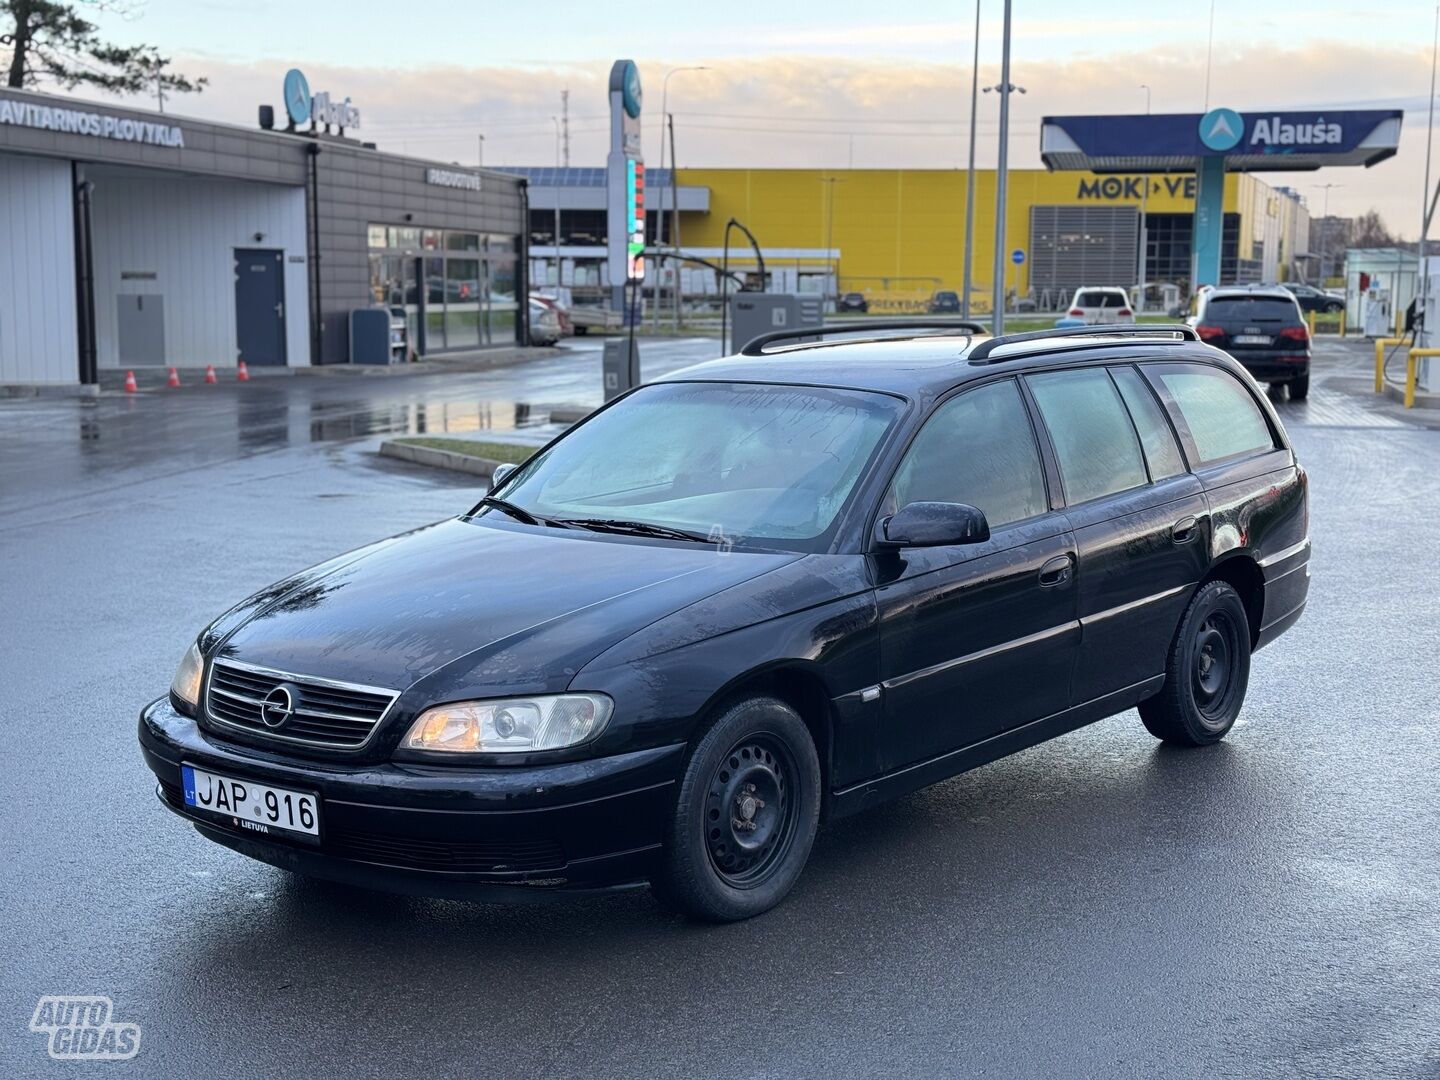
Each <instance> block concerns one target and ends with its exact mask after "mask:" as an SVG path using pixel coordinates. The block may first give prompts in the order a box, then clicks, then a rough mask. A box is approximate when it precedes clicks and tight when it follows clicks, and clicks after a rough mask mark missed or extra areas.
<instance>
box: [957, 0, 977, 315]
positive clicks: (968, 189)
mask: <svg viewBox="0 0 1440 1080" xmlns="http://www.w3.org/2000/svg"><path fill="white" fill-rule="evenodd" d="M979 99H980V0H975V58H974V60H972V61H971V64H970V164H969V165H967V166H966V169H965V281H964V291H963V292H962V293H961V294H960V314H961V315H962V316H964V317H965V318H967V319H968V318H969V317H970V269H971V259H972V257H973V256H974V253H975V111H976V107H977V105H978V104H979Z"/></svg>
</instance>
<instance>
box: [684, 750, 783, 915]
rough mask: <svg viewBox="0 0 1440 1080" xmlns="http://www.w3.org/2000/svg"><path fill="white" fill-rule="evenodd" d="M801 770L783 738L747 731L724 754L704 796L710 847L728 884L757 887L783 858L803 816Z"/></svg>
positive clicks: (718, 871)
mask: <svg viewBox="0 0 1440 1080" xmlns="http://www.w3.org/2000/svg"><path fill="white" fill-rule="evenodd" d="M798 775H799V770H798V769H797V768H796V765H795V758H794V755H793V754H791V753H790V749H789V747H787V746H786V745H785V743H784V741H783V740H781V739H779V738H778V737H776V736H774V735H772V734H769V733H764V734H757V735H747V736H746V737H745V738H743V739H741V740H740V741H739V742H737V743H736V744H735V745H734V746H733V747H731V749H730V751H729V752H728V753H727V754H726V755H725V756H724V757H723V758H722V759H721V761H720V764H719V766H717V767H716V769H715V772H714V773H713V774H712V776H711V778H710V785H709V788H708V790H707V792H706V796H705V822H704V827H705V852H706V854H707V856H708V857H709V859H710V865H711V867H712V868H713V869H714V871H715V873H716V874H717V875H719V877H720V878H721V880H723V881H724V882H725V883H726V884H727V885H731V886H733V887H734V888H737V889H753V888H755V887H756V886H758V885H761V884H763V883H764V882H765V881H767V880H769V879H770V877H771V876H772V875H773V874H774V873H775V871H776V869H777V868H778V867H779V866H780V865H781V863H783V862H784V860H785V856H786V854H788V852H789V851H790V847H791V845H792V843H793V842H794V839H795V831H796V823H797V821H798V819H799V809H800V802H799V794H800V793H799V791H798V789H797V779H796V778H797V777H798Z"/></svg>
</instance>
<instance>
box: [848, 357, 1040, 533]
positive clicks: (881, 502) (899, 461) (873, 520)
mask: <svg viewBox="0 0 1440 1080" xmlns="http://www.w3.org/2000/svg"><path fill="white" fill-rule="evenodd" d="M1002 382H1009V383H1012V384H1013V385H1014V387H1015V391H1016V393H1018V394H1019V395H1020V401H1021V405H1022V407H1023V408H1024V410H1025V412H1026V415H1027V416H1028V417H1029V420H1030V439H1031V442H1032V445H1033V446H1034V448H1035V455H1036V458H1037V459H1038V460H1039V462H1040V482H1041V485H1042V486H1043V487H1044V489H1045V497H1046V507H1047V508H1046V509H1045V510H1044V511H1042V512H1041V513H1039V514H1031V515H1030V516H1029V517H1027V518H1020V519H1019V520H1017V521H1007V522H1006V523H1005V524H1003V525H996V526H994V527H993V528H992V530H991V534H992V536H993V535H994V534H996V533H1004V532H1005V531H1006V530H1008V529H1010V528H1012V527H1014V526H1017V525H1028V524H1030V523H1032V522H1035V521H1038V520H1040V519H1041V518H1043V517H1045V516H1046V515H1048V514H1053V513H1055V512H1056V511H1057V510H1059V509H1061V508H1062V506H1063V504H1061V505H1057V504H1056V498H1057V496H1056V494H1055V492H1056V491H1057V490H1058V489H1059V488H1058V485H1059V478H1058V476H1057V477H1055V478H1054V479H1053V480H1052V477H1051V473H1050V469H1051V462H1050V458H1049V457H1047V456H1046V452H1047V450H1048V448H1049V442H1048V435H1044V434H1042V433H1041V432H1040V431H1039V430H1037V424H1038V422H1039V417H1038V415H1037V414H1036V412H1035V410H1034V403H1033V402H1032V401H1031V400H1030V392H1029V390H1028V388H1027V387H1026V386H1025V380H1024V379H1022V378H1020V377H1019V376H1018V375H997V376H995V377H994V378H989V379H984V380H982V381H978V382H967V383H963V384H961V385H960V386H956V387H952V388H951V389H949V390H947V391H946V392H945V393H944V394H942V395H940V396H939V397H938V398H936V399H935V403H934V404H933V405H931V407H930V409H929V411H928V412H926V414H925V415H924V417H922V418H921V420H920V422H919V424H917V425H916V427H915V430H914V431H912V432H910V435H909V438H907V439H906V440H905V445H904V446H902V447H901V448H900V451H899V453H898V454H896V455H895V459H894V464H893V465H891V466H890V471H889V475H888V476H886V478H885V482H884V484H882V485H881V486H880V487H879V488H878V489H877V490H878V497H877V498H876V499H875V502H874V506H873V507H872V509H871V511H870V515H869V520H868V522H867V524H866V527H865V537H866V543H867V545H868V544H869V543H870V540H871V539H872V538H873V537H874V536H875V530H876V528H877V526H878V525H879V522H880V519H881V518H882V517H884V516H885V507H886V502H887V500H888V499H889V498H890V496H891V494H892V493H893V492H894V490H895V481H896V479H897V478H898V477H899V475H900V470H901V469H902V468H904V467H905V461H906V459H907V458H908V457H909V456H910V451H911V450H912V449H914V447H915V443H916V442H917V441H918V440H919V438H920V434H921V432H923V431H924V430H925V427H926V425H927V424H929V423H930V421H931V420H933V419H934V418H935V416H936V414H937V413H939V411H940V410H941V409H943V408H944V407H945V406H946V405H948V404H949V403H950V402H952V401H954V400H955V399H956V398H959V397H961V396H963V395H965V394H968V393H971V392H972V391H975V390H983V389H985V388H986V387H987V386H995V385H996V384H998V383H1002ZM896 509H897V510H898V509H900V508H899V507H898V506H897V507H896Z"/></svg>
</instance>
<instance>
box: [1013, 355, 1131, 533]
mask: <svg viewBox="0 0 1440 1080" xmlns="http://www.w3.org/2000/svg"><path fill="white" fill-rule="evenodd" d="M1028 381H1029V383H1030V389H1031V391H1032V392H1033V393H1034V394H1035V403H1036V404H1037V405H1039V406H1040V415H1041V416H1042V417H1044V419H1045V427H1046V429H1047V430H1048V431H1049V432H1050V441H1051V442H1052V443H1053V444H1054V446H1055V458H1056V460H1057V461H1058V462H1059V465H1060V480H1061V482H1062V483H1063V484H1064V485H1065V501H1066V502H1067V503H1069V504H1070V505H1072V506H1073V505H1075V504H1077V503H1083V502H1089V501H1090V500H1091V499H1098V498H1101V497H1103V496H1105V495H1111V494H1113V493H1115V492H1117V491H1126V490H1128V489H1130V488H1134V487H1139V486H1140V485H1142V484H1144V483H1145V482H1146V476H1145V465H1144V462H1142V461H1141V459H1140V444H1139V442H1138V441H1137V440H1136V438H1135V428H1134V427H1133V426H1132V425H1131V423H1130V417H1129V415H1128V414H1127V413H1126V411H1125V405H1124V404H1123V403H1122V402H1121V400H1120V395H1119V393H1118V392H1117V391H1116V389H1115V384H1114V383H1112V382H1111V381H1110V375H1109V373H1107V372H1106V371H1105V369H1104V368H1082V369H1080V370H1078V371H1055V372H1051V373H1049V374H1047V375H1035V376H1032V377H1031V378H1030V379H1029V380H1028Z"/></svg>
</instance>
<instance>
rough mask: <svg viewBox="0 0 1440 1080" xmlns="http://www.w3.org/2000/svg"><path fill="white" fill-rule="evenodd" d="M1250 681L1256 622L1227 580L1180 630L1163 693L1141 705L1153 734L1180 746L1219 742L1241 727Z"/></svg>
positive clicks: (1213, 586)
mask: <svg viewBox="0 0 1440 1080" xmlns="http://www.w3.org/2000/svg"><path fill="white" fill-rule="evenodd" d="M1249 682H1250V622H1249V619H1248V618H1247V616H1246V614H1245V604H1244V602H1243V601H1241V599H1240V594H1239V593H1237V592H1236V591H1235V589H1234V587H1233V586H1231V585H1230V584H1229V583H1228V582H1225V581H1211V582H1209V583H1207V584H1206V585H1204V586H1203V587H1202V588H1201V589H1200V591H1199V592H1197V593H1196V594H1195V598H1194V599H1193V600H1191V601H1190V606H1189V607H1188V608H1186V609H1185V614H1184V616H1183V617H1182V618H1181V620H1180V626H1179V628H1178V629H1177V630H1176V631H1175V640H1174V642H1173V643H1172V644H1171V646H1170V654H1169V657H1168V659H1167V661H1166V664H1165V685H1164V687H1163V688H1162V689H1161V691H1160V693H1158V694H1156V695H1155V696H1154V697H1152V698H1150V699H1149V700H1147V701H1142V702H1141V703H1140V719H1141V720H1143V721H1144V722H1145V727H1146V729H1147V730H1148V731H1149V732H1150V734H1151V735H1154V736H1155V737H1156V738H1157V739H1160V740H1162V741H1164V742H1167V743H1171V744H1172V745H1175V746H1208V745H1210V744H1211V743H1215V742H1219V741H1220V740H1221V739H1223V738H1224V737H1225V733H1226V732H1228V731H1229V730H1230V728H1231V727H1232V726H1234V724H1235V719H1236V717H1238V716H1239V715H1240V707H1241V706H1242V705H1243V704H1244V702H1245V689H1246V687H1247V686H1248V685H1249Z"/></svg>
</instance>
